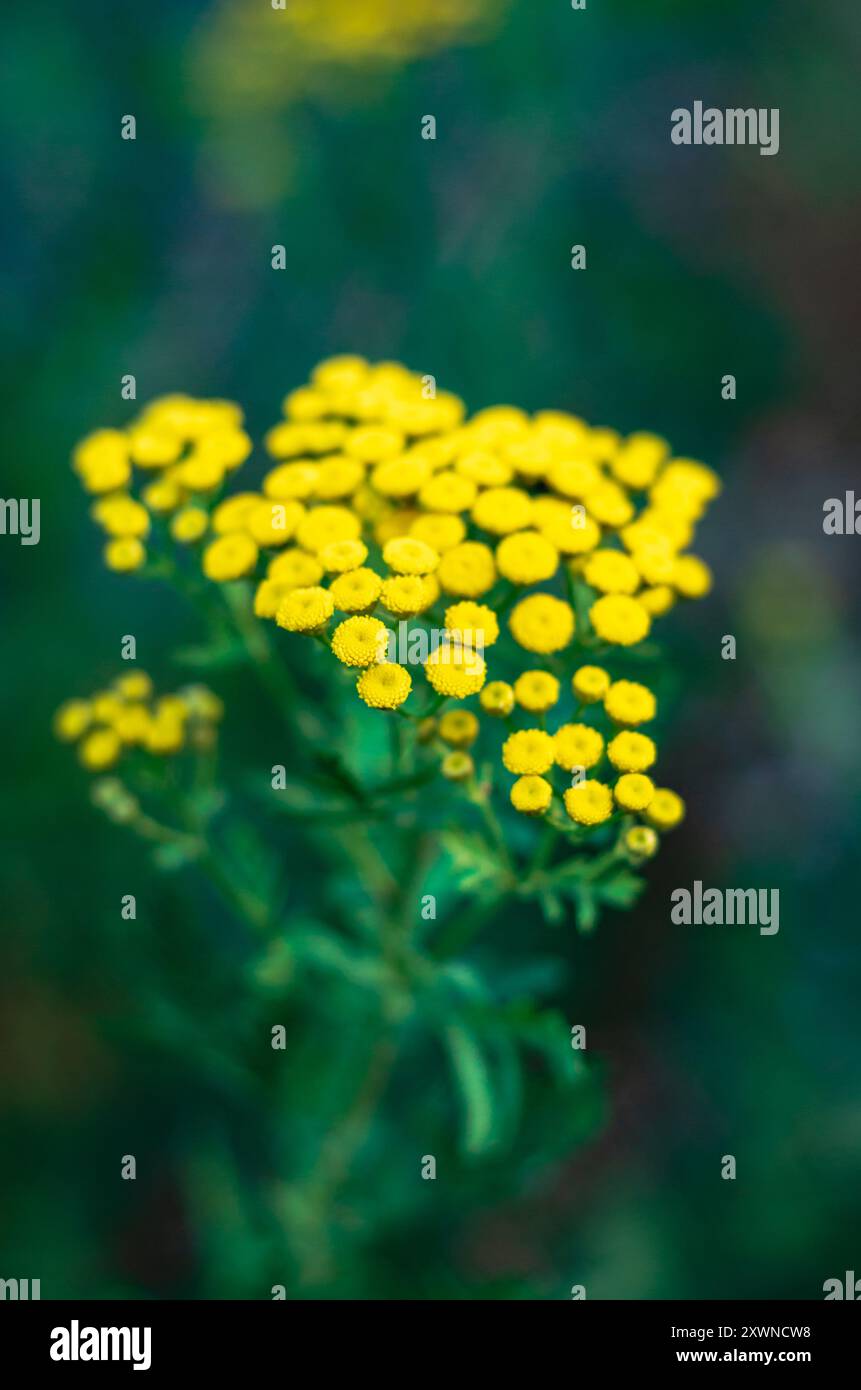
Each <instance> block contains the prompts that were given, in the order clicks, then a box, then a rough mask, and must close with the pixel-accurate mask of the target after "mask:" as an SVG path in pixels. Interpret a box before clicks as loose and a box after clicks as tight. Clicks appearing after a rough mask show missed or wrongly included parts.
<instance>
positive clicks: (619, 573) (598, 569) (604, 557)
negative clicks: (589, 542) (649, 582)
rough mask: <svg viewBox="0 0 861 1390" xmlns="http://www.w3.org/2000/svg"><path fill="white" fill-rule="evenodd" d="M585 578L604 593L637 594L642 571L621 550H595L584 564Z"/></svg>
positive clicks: (594, 587)
mask: <svg viewBox="0 0 861 1390" xmlns="http://www.w3.org/2000/svg"><path fill="white" fill-rule="evenodd" d="M583 578H584V579H585V580H586V583H587V584H590V585H591V586H592V588H593V589H599V590H600V592H601V593H602V594H635V593H636V592H637V590H638V589H639V587H640V572H639V570H638V569H637V566H636V565H635V564H634V561H633V560H631V559H630V558H629V557H628V556H627V555H625V554H623V552H622V551H621V550H593V551H592V554H591V555H590V556H589V557H588V558H587V560H586V561H585V563H584V565H583Z"/></svg>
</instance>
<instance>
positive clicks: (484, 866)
mask: <svg viewBox="0 0 861 1390" xmlns="http://www.w3.org/2000/svg"><path fill="white" fill-rule="evenodd" d="M440 842H441V844H442V847H443V849H444V850H445V851H446V852H447V854H448V856H449V858H450V859H451V861H452V866H453V868H454V876H455V881H456V883H457V885H458V887H459V888H460V890H461V891H462V892H464V893H476V894H478V895H485V894H487V893H488V892H490V891H491V890H494V891H495V887H496V885H497V884H498V882H499V879H500V877H501V876H502V874H503V873H504V871H505V866H504V865H503V863H502V860H501V859H500V858H499V856H498V855H497V854H495V853H494V851H493V850H492V849H491V848H490V846H489V845H488V844H487V842H486V841H485V840H484V839H482V837H481V836H480V835H477V834H475V833H473V832H470V831H463V830H458V831H453V830H451V831H445V832H443V834H442V835H441V836H440Z"/></svg>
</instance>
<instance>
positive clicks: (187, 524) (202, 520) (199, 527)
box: [169, 507, 209, 545]
mask: <svg viewBox="0 0 861 1390" xmlns="http://www.w3.org/2000/svg"><path fill="white" fill-rule="evenodd" d="M208 526H209V513H208V512H205V511H204V510H203V508H202V507H183V509H182V511H180V512H177V513H176V514H175V515H174V516H172V517H171V519H170V528H169V529H170V534H171V535H172V536H173V538H174V540H175V541H179V542H180V544H182V545H190V544H193V543H194V541H199V540H200V538H201V536H204V535H205V534H206V530H207V527H208Z"/></svg>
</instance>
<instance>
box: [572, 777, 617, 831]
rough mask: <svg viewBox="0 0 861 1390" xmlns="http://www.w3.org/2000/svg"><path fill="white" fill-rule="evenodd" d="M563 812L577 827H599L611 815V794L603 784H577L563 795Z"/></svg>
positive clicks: (589, 782)
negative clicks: (565, 812)
mask: <svg viewBox="0 0 861 1390" xmlns="http://www.w3.org/2000/svg"><path fill="white" fill-rule="evenodd" d="M563 800H564V802H565V810H566V811H567V812H568V814H569V816H570V817H571V819H572V820H573V821H576V822H577V824H578V825H601V824H602V823H603V822H604V821H606V820H609V819H610V816H611V815H612V814H613V793H612V792H611V791H610V788H609V787H605V786H604V783H603V782H592V781H589V780H587V781H585V782H578V784H577V786H576V787H569V788H568V790H567V791H566V792H565V793H564V795H563Z"/></svg>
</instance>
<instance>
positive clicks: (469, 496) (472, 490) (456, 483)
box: [419, 469, 478, 512]
mask: <svg viewBox="0 0 861 1390" xmlns="http://www.w3.org/2000/svg"><path fill="white" fill-rule="evenodd" d="M477 492H478V488H477V487H476V485H475V483H474V482H473V481H472V479H471V478H464V477H462V476H461V474H460V473H455V472H454V470H453V469H446V470H444V471H443V472H442V473H436V474H435V475H434V476H433V477H432V478H429V479H428V480H427V482H426V483H423V484H422V487H421V489H420V491H419V502H420V503H421V505H422V506H423V507H424V508H425V510H426V511H429V512H465V511H467V510H468V508H469V507H471V506H472V504H473V502H474V501H475V497H476V493H477Z"/></svg>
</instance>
